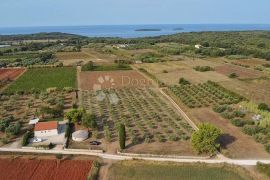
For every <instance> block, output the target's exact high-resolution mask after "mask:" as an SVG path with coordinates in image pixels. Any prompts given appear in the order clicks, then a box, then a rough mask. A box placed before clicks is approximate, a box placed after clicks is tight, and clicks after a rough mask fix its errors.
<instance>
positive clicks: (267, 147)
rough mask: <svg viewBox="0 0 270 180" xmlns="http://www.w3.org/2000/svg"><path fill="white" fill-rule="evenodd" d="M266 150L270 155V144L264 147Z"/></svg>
mask: <svg viewBox="0 0 270 180" xmlns="http://www.w3.org/2000/svg"><path fill="white" fill-rule="evenodd" d="M264 148H265V150H266V151H267V152H268V153H270V144H266V145H264Z"/></svg>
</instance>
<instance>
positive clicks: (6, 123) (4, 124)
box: [0, 119, 10, 132]
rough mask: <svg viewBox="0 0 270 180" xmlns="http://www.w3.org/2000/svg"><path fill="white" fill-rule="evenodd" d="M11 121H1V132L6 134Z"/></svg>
mask: <svg viewBox="0 0 270 180" xmlns="http://www.w3.org/2000/svg"><path fill="white" fill-rule="evenodd" d="M9 124H10V121H9V120H8V119H3V120H0V131H2V132H5V129H6V128H7V127H8V126H9Z"/></svg>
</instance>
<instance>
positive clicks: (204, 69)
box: [193, 66, 214, 72]
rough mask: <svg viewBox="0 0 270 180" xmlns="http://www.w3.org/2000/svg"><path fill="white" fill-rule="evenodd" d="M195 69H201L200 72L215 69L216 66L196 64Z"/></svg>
mask: <svg viewBox="0 0 270 180" xmlns="http://www.w3.org/2000/svg"><path fill="white" fill-rule="evenodd" d="M193 69H194V70H195V71H200V72H206V71H214V68H212V67H210V66H196V67H194V68H193Z"/></svg>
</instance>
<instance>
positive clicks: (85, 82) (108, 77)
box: [79, 70, 152, 90]
mask: <svg viewBox="0 0 270 180" xmlns="http://www.w3.org/2000/svg"><path fill="white" fill-rule="evenodd" d="M79 86H80V88H81V89H82V90H100V89H108V88H123V87H138V88H140V87H152V81H151V80H148V79H146V78H145V77H144V76H142V75H141V74H140V73H138V72H137V71H135V70H128V71H106V72H105V71H96V72H80V85H79Z"/></svg>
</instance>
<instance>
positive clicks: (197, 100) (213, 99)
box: [170, 81, 244, 108]
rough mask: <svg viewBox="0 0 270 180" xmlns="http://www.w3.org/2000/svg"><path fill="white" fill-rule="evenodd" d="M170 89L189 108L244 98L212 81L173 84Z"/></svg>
mask: <svg viewBox="0 0 270 180" xmlns="http://www.w3.org/2000/svg"><path fill="white" fill-rule="evenodd" d="M170 90H171V91H172V92H173V93H174V94H175V95H176V96H177V97H179V98H180V99H181V101H182V102H183V103H184V104H185V105H187V106H188V107H189V108H196V107H197V108H199V107H208V106H210V105H222V104H236V103H238V102H240V101H242V100H243V99H244V98H243V97H242V96H240V95H238V94H236V93H234V92H232V91H229V90H227V89H225V88H224V87H222V86H220V85H219V84H218V83H215V82H212V81H208V82H206V83H203V84H192V85H179V86H171V87H170Z"/></svg>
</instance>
